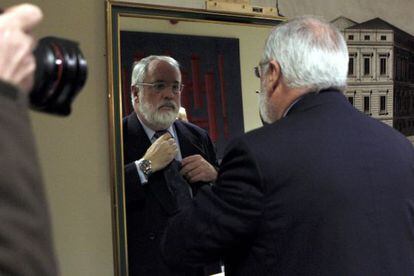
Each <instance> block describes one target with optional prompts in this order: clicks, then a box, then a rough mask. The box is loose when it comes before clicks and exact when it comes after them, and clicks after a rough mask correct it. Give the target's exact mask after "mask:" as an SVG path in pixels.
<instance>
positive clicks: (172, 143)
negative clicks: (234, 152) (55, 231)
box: [123, 56, 217, 276]
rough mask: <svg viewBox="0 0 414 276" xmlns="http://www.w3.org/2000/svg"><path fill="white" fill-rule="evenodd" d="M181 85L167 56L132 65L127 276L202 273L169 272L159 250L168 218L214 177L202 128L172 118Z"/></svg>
mask: <svg viewBox="0 0 414 276" xmlns="http://www.w3.org/2000/svg"><path fill="white" fill-rule="evenodd" d="M182 89H183V85H182V84H181V72H180V69H179V64H178V62H177V61H176V60H174V59H173V58H171V57H168V56H149V57H146V58H144V59H142V60H140V61H139V62H137V63H135V64H134V67H133V72H132V78H131V98H132V104H133V107H134V112H133V113H132V114H130V115H129V116H127V117H125V118H124V119H123V139H124V164H125V199H126V216H127V237H128V265H129V275H131V276H136V275H139V276H144V275H205V273H206V271H205V270H206V269H204V268H203V267H197V268H182V270H180V271H170V270H169V269H168V268H167V266H166V265H165V264H164V262H163V260H162V258H161V253H160V248H159V242H160V237H161V235H162V233H163V232H164V229H165V226H166V222H167V219H168V217H169V216H171V215H172V214H174V213H176V212H177V211H178V210H179V209H183V208H185V205H186V204H188V202H190V201H191V200H192V197H193V196H194V195H196V193H197V191H198V189H199V188H200V187H201V186H203V185H205V184H209V183H211V182H213V181H215V180H216V177H217V171H216V167H217V160H216V154H215V150H214V146H213V144H212V142H211V140H210V138H209V136H208V134H207V132H206V131H205V130H203V129H201V128H199V127H197V126H195V125H193V124H190V123H187V122H183V121H181V120H177V116H178V111H179V108H180V105H181V104H180V99H181V91H182ZM183 242H184V241H183ZM213 272H215V271H213Z"/></svg>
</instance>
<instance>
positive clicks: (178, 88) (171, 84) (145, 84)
mask: <svg viewBox="0 0 414 276" xmlns="http://www.w3.org/2000/svg"><path fill="white" fill-rule="evenodd" d="M157 84H158V85H159V84H164V85H165V87H164V88H156V87H155V86H156V85H157ZM167 84H168V85H167ZM137 85H143V86H150V87H151V88H152V89H153V90H154V91H155V92H156V93H157V94H159V93H161V92H162V91H164V90H165V89H167V88H169V87H171V90H172V92H173V93H174V94H177V95H179V94H180V93H181V92H183V89H184V84H182V83H176V82H170V83H168V82H165V81H154V82H137V83H136V84H135V86H137ZM174 85H178V87H177V89H175V88H174Z"/></svg>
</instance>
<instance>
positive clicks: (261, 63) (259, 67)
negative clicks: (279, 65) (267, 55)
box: [254, 60, 269, 79]
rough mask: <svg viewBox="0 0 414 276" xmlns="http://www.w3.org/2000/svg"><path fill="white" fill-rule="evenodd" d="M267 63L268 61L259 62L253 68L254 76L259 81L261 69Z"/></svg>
mask: <svg viewBox="0 0 414 276" xmlns="http://www.w3.org/2000/svg"><path fill="white" fill-rule="evenodd" d="M268 63H269V61H268V60H266V61H261V62H259V66H255V67H254V75H255V76H256V77H257V78H259V79H260V77H261V76H262V68H263V66H264V65H266V64H268Z"/></svg>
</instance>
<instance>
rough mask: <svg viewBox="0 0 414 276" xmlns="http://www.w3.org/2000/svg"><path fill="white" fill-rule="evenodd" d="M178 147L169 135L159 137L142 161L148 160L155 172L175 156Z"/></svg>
mask: <svg viewBox="0 0 414 276" xmlns="http://www.w3.org/2000/svg"><path fill="white" fill-rule="evenodd" d="M177 153H178V147H177V144H176V143H175V140H174V138H172V137H171V134H170V133H168V132H167V133H165V134H163V135H162V136H160V137H159V138H158V139H157V140H155V142H154V143H152V145H151V146H150V147H149V148H148V149H147V152H146V153H145V155H144V156H143V159H146V160H150V161H151V166H152V171H153V172H156V171H159V170H162V169H164V168H165V167H166V166H167V165H168V164H169V163H170V162H171V161H172V160H173V159H174V157H175V156H176V155H177Z"/></svg>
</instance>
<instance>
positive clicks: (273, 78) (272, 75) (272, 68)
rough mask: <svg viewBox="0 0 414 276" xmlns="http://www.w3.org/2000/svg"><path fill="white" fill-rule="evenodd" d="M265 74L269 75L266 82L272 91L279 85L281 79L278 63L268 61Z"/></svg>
mask: <svg viewBox="0 0 414 276" xmlns="http://www.w3.org/2000/svg"><path fill="white" fill-rule="evenodd" d="M268 66H269V67H268V69H267V72H268V74H269V76H268V80H269V85H270V87H272V90H273V91H274V90H275V89H276V87H277V86H278V85H279V82H280V81H281V79H282V71H281V69H280V65H279V62H277V61H275V60H271V61H269V65H268Z"/></svg>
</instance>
